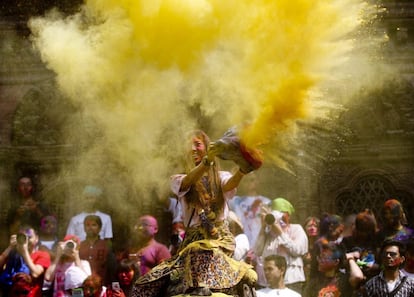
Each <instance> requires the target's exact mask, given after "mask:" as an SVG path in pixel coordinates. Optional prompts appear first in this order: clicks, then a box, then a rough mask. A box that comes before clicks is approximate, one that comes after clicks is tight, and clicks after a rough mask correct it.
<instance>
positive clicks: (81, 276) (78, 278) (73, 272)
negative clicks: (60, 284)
mask: <svg viewBox="0 0 414 297" xmlns="http://www.w3.org/2000/svg"><path fill="white" fill-rule="evenodd" d="M87 277H88V275H87V274H86V273H85V272H84V271H83V270H82V269H80V268H79V267H78V266H70V267H69V268H68V269H67V270H66V271H65V290H70V289H75V288H79V287H82V286H83V281H84V280H85V279H86V278H87Z"/></svg>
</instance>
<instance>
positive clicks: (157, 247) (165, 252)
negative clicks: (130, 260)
mask: <svg viewBox="0 0 414 297" xmlns="http://www.w3.org/2000/svg"><path fill="white" fill-rule="evenodd" d="M136 257H137V261H138V262H139V270H140V275H144V274H146V273H147V272H148V271H150V270H151V269H152V268H153V267H155V266H157V265H158V264H160V263H161V262H162V261H164V260H166V259H169V258H171V253H170V251H169V249H168V247H166V246H165V245H163V244H162V243H159V242H157V241H155V240H154V241H153V242H152V243H151V244H150V245H148V246H146V247H144V248H142V249H140V250H139V251H137V253H136Z"/></svg>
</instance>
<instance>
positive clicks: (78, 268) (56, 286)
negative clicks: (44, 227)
mask: <svg viewBox="0 0 414 297" xmlns="http://www.w3.org/2000/svg"><path fill="white" fill-rule="evenodd" d="M79 247H80V240H79V238H78V237H76V236H75V235H66V236H65V238H64V239H63V241H60V242H59V244H58V245H57V248H56V257H55V259H54V261H53V263H52V264H51V265H50V266H49V268H48V269H47V270H46V273H45V279H46V280H47V281H49V282H53V297H63V296H71V290H72V289H75V288H80V287H82V284H83V281H84V280H85V279H86V278H87V277H88V276H89V275H91V274H92V271H91V266H90V264H89V262H88V261H86V260H81V259H80V257H79Z"/></svg>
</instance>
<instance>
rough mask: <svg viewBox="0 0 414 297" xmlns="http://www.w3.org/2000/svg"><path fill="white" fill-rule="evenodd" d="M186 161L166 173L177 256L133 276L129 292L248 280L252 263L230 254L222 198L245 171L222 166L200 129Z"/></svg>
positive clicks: (197, 291) (168, 292)
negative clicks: (174, 203)
mask: <svg viewBox="0 0 414 297" xmlns="http://www.w3.org/2000/svg"><path fill="white" fill-rule="evenodd" d="M190 140H191V151H190V154H189V157H190V158H191V166H189V168H188V169H187V172H186V173H184V174H177V175H174V176H172V177H171V188H172V191H173V193H174V194H175V195H176V196H177V197H178V199H179V201H180V203H181V205H182V211H183V221H184V224H185V226H186V235H185V238H184V240H183V242H182V245H181V247H180V249H179V250H178V252H177V255H176V256H175V257H173V258H172V259H170V260H167V261H165V262H163V263H161V264H160V265H158V266H156V267H155V268H153V269H152V270H151V271H150V272H148V273H147V274H145V275H144V276H142V277H141V278H139V279H138V281H137V282H136V284H135V287H134V289H133V292H132V296H146V297H148V296H172V295H178V294H184V293H186V294H190V295H193V296H210V295H211V294H212V292H226V290H229V289H232V288H233V287H235V286H236V285H237V284H238V283H240V281H241V280H242V279H243V281H245V282H247V283H248V284H249V285H253V284H254V282H255V280H256V278H257V275H256V273H255V272H254V271H253V269H252V266H250V265H248V264H246V263H244V262H239V261H236V260H234V259H232V255H233V252H234V249H235V240H234V236H233V235H232V233H231V232H230V230H229V228H228V224H227V220H226V219H227V215H228V211H229V210H228V206H227V200H229V199H231V198H232V197H233V196H234V194H235V192H236V187H237V186H238V185H239V183H240V181H241V179H242V178H243V176H244V175H245V174H246V172H242V171H241V169H240V168H239V169H238V170H237V171H236V172H235V173H234V174H231V173H230V172H227V171H221V170H220V169H219V166H218V160H217V158H216V154H217V151H216V148H215V146H214V143H210V139H209V137H208V136H207V134H206V133H204V132H203V131H201V130H197V131H194V132H193V133H192V134H191V136H190Z"/></svg>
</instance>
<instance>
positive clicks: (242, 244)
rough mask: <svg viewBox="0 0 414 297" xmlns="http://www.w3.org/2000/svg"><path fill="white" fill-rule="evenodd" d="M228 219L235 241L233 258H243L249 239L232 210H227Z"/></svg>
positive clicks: (247, 248) (248, 246)
mask: <svg viewBox="0 0 414 297" xmlns="http://www.w3.org/2000/svg"><path fill="white" fill-rule="evenodd" d="M228 221H229V229H230V231H231V233H233V235H234V240H235V241H236V248H235V249H234V254H233V258H234V259H235V260H238V261H241V260H244V259H245V257H246V256H247V253H248V251H249V250H250V244H249V239H248V238H247V236H246V234H244V232H243V225H242V223H241V222H240V220H239V218H238V217H237V215H236V214H235V213H234V212H233V211H229V217H228Z"/></svg>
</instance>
